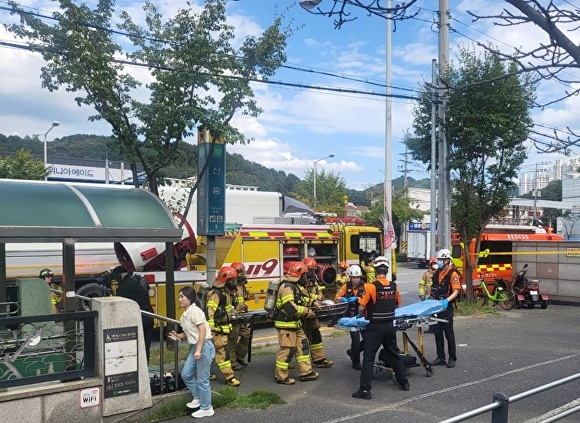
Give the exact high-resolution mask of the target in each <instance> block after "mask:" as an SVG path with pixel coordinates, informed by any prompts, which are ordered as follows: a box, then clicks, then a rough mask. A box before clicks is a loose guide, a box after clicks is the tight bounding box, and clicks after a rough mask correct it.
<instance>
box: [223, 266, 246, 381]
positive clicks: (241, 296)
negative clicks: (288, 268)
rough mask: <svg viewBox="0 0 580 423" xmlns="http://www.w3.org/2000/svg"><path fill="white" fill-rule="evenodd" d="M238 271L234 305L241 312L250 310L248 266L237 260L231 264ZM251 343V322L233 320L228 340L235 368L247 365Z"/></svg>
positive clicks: (235, 310)
mask: <svg viewBox="0 0 580 423" xmlns="http://www.w3.org/2000/svg"><path fill="white" fill-rule="evenodd" d="M231 267H232V268H234V269H235V270H236V272H237V275H238V276H237V279H236V289H235V290H233V291H232V305H233V306H234V312H235V313H238V314H241V313H245V312H247V311H248V305H247V304H246V301H249V299H250V296H249V294H248V290H247V289H246V284H247V283H248V279H247V278H246V268H245V267H244V264H243V263H240V262H239V261H236V262H234V263H232V264H231ZM249 345H250V324H249V323H246V322H240V321H233V322H232V332H231V333H230V336H229V340H228V348H227V349H228V351H229V352H230V361H231V362H232V369H233V370H242V366H243V367H246V366H247V365H248V362H247V361H246V355H247V354H248V347H249Z"/></svg>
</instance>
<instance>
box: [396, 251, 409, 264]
mask: <svg viewBox="0 0 580 423" xmlns="http://www.w3.org/2000/svg"><path fill="white" fill-rule="evenodd" d="M406 261H407V253H397V263H401V262H406Z"/></svg>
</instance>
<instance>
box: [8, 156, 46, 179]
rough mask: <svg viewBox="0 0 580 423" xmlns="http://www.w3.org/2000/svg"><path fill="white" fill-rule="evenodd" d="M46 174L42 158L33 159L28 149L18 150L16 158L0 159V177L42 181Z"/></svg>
mask: <svg viewBox="0 0 580 423" xmlns="http://www.w3.org/2000/svg"><path fill="white" fill-rule="evenodd" d="M47 175H48V169H46V167H45V166H44V160H37V159H35V158H34V157H33V156H32V154H31V153H30V152H29V151H26V150H24V149H20V150H18V152H17V153H16V158H12V157H10V156H8V157H5V158H3V159H0V178H4V179H27V180H32V181H42V180H44V178H46V176H47Z"/></svg>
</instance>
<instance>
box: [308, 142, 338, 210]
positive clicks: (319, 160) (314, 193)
mask: <svg viewBox="0 0 580 423" xmlns="http://www.w3.org/2000/svg"><path fill="white" fill-rule="evenodd" d="M332 157H334V153H332V154H329V155H328V156H325V157H323V158H322V159H318V160H315V161H314V175H313V182H314V183H313V189H312V205H313V206H314V207H316V163H318V162H321V161H322V160H324V159H328V158H332Z"/></svg>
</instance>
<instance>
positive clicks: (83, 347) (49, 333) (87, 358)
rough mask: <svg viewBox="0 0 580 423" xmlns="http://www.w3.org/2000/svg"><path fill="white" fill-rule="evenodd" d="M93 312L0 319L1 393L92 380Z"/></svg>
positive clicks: (95, 313)
mask: <svg viewBox="0 0 580 423" xmlns="http://www.w3.org/2000/svg"><path fill="white" fill-rule="evenodd" d="M96 317H97V312H95V311H80V312H73V313H62V314H47V315H38V316H20V317H1V318H0V390H2V389H6V388H11V387H14V386H22V385H31V384H36V383H41V382H49V381H56V380H58V381H68V380H74V379H79V378H88V377H94V376H95V364H96V363H95V318H96Z"/></svg>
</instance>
